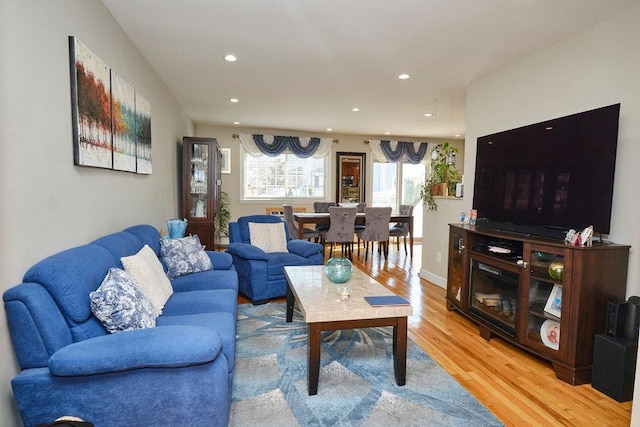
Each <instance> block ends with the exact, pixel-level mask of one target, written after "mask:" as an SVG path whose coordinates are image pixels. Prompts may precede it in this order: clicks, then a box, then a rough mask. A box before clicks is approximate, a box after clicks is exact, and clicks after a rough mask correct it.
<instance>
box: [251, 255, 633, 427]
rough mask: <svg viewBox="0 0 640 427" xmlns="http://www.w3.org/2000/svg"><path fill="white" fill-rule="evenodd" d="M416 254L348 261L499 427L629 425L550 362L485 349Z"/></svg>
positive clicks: (613, 406)
mask: <svg viewBox="0 0 640 427" xmlns="http://www.w3.org/2000/svg"><path fill="white" fill-rule="evenodd" d="M420 249H421V248H420V244H416V245H415V250H414V258H413V260H412V259H410V258H409V257H408V256H406V255H405V254H404V250H403V249H402V248H400V251H398V250H396V248H395V245H392V246H391V247H390V250H389V259H388V260H386V259H384V258H380V256H379V255H378V254H377V253H374V256H373V257H371V256H370V257H369V259H368V260H367V261H366V262H365V261H364V256H363V253H362V252H361V256H360V258H358V257H357V256H355V254H356V253H357V251H354V259H353V260H352V261H353V264H354V266H355V267H357V268H359V269H360V270H362V271H364V272H365V273H366V274H368V275H369V276H371V277H373V278H374V279H376V280H377V281H379V282H380V283H382V284H383V285H385V286H387V287H388V288H389V289H391V290H392V291H393V292H395V293H397V294H398V295H400V296H403V297H405V298H407V299H409V301H411V305H412V306H413V310H414V314H413V316H411V317H410V318H409V319H408V320H409V321H408V329H409V337H410V338H411V339H412V340H413V341H415V343H416V344H417V345H418V346H420V347H421V348H422V349H423V350H424V351H425V352H426V353H428V354H429V355H430V356H431V357H432V358H433V360H435V361H436V362H437V363H438V364H439V365H440V366H442V367H443V369H445V370H446V371H447V372H449V373H450V374H451V375H452V376H453V377H454V378H455V379H456V380H457V381H458V382H459V383H460V384H461V385H462V386H463V387H465V389H467V390H468V391H469V392H470V393H471V394H472V395H473V396H474V397H475V398H476V399H478V400H479V401H480V402H481V403H482V404H483V405H485V406H486V407H487V408H488V409H489V410H490V411H491V412H492V413H493V414H494V415H495V416H496V417H497V418H498V419H500V421H502V422H503V423H504V424H505V425H506V426H518V427H520V426H596V425H598V426H612V427H613V426H628V425H629V422H630V419H631V405H632V402H624V403H618V402H617V401H615V400H614V399H611V398H609V397H608V396H606V395H604V394H602V393H600V392H599V391H597V390H596V389H594V388H593V387H591V385H590V384H584V385H579V386H571V385H569V384H567V383H564V382H562V381H560V380H558V379H557V378H556V377H555V374H554V372H553V369H552V367H551V364H550V363H549V362H547V361H545V360H543V359H540V358H538V357H535V356H532V355H531V354H529V353H527V352H525V351H523V350H520V349H519V348H518V347H516V346H514V345H512V344H510V343H508V342H506V341H504V340H502V339H500V338H492V339H491V340H489V341H486V340H485V339H483V338H482V337H480V334H479V331H478V327H477V325H476V324H474V323H473V322H471V321H470V320H468V319H467V318H465V317H464V316H462V315H461V314H459V313H457V312H455V311H448V310H447V308H446V304H445V290H444V289H442V288H440V287H438V286H436V285H434V284H433V283H430V282H428V281H426V280H424V279H421V278H420V277H419V272H420V260H421V250H420ZM325 259H326V257H325ZM239 302H244V303H246V302H248V301H247V300H246V298H243V297H240V298H239ZM407 375H411V373H410V372H407Z"/></svg>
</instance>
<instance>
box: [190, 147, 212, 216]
mask: <svg viewBox="0 0 640 427" xmlns="http://www.w3.org/2000/svg"><path fill="white" fill-rule="evenodd" d="M209 154H210V153H209V145H208V144H197V143H196V144H193V145H192V153H191V165H190V166H191V175H190V178H191V180H190V194H191V195H190V198H189V200H190V203H189V206H190V216H191V217H192V218H206V217H207V215H208V214H209V212H207V209H208V208H209V200H208V197H209V191H208V190H209V188H208V185H209V173H210V171H209Z"/></svg>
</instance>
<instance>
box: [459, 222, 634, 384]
mask: <svg viewBox="0 0 640 427" xmlns="http://www.w3.org/2000/svg"><path fill="white" fill-rule="evenodd" d="M629 249H630V246H628V245H618V244H612V243H598V244H594V245H593V246H592V247H582V246H568V245H565V244H564V242H562V241H558V240H552V239H544V238H534V237H529V236H523V235H520V234H515V233H509V232H500V231H496V230H491V229H488V228H484V227H474V226H471V225H461V224H450V225H449V264H448V274H447V308H448V309H449V310H456V311H457V312H459V313H461V314H462V315H464V316H466V317H468V318H469V319H471V320H472V321H473V322H475V323H476V324H477V325H478V328H479V332H480V335H481V336H482V337H483V338H485V339H486V340H490V339H491V338H492V337H500V338H502V339H504V340H506V341H508V342H510V343H512V344H513V345H516V346H518V347H520V348H522V349H524V350H526V351H528V352H530V353H532V354H535V355H537V356H539V357H541V358H543V359H546V360H548V361H550V362H551V364H552V366H553V369H554V371H555V374H556V377H557V378H559V379H560V380H562V381H565V382H567V383H569V384H572V385H577V384H585V383H589V382H591V368H592V362H593V346H594V340H595V336H596V335H597V334H600V333H603V332H604V331H605V328H606V317H607V301H610V300H613V299H623V298H625V294H626V281H627V265H628V261H629Z"/></svg>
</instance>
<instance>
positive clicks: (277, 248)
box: [249, 222, 289, 253]
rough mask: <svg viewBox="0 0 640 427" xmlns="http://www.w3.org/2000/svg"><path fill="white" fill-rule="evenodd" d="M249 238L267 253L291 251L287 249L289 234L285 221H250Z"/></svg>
mask: <svg viewBox="0 0 640 427" xmlns="http://www.w3.org/2000/svg"><path fill="white" fill-rule="evenodd" d="M249 240H250V241H251V244H252V245H253V246H256V247H258V248H260V249H262V250H263V251H265V252H266V253H272V252H289V251H288V250H287V235H286V234H285V232H284V222H277V223H258V222H250V223H249Z"/></svg>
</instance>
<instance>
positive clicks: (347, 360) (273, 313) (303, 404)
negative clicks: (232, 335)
mask: <svg viewBox="0 0 640 427" xmlns="http://www.w3.org/2000/svg"><path fill="white" fill-rule="evenodd" d="M392 333H393V329H392V328H391V327H381V328H367V329H355V330H344V331H327V332H323V335H322V345H321V347H322V349H321V356H320V363H321V365H320V378H319V381H318V394H317V395H315V396H309V395H308V393H307V325H306V323H304V321H303V320H302V316H301V315H300V313H297V312H296V313H294V318H293V322H291V323H286V322H285V304H284V303H269V304H265V305H260V306H253V305H250V304H241V305H239V307H238V323H237V334H238V337H237V340H236V346H237V348H236V364H235V373H234V380H233V391H232V403H231V415H230V419H229V425H230V426H264V427H267V426H268V427H272V426H385V427H397V426H466V427H470V426H483V427H485V426H501V425H502V424H501V423H500V422H499V421H498V420H497V419H496V418H495V417H494V416H493V415H492V414H491V413H490V412H489V411H488V410H487V409H486V408H485V407H484V406H482V405H481V404H480V403H479V402H478V401H477V400H476V399H475V398H473V397H472V396H471V395H470V394H469V393H468V392H467V391H466V390H465V389H464V388H463V387H462V386H460V384H458V383H457V382H456V381H455V380H454V379H453V378H452V377H451V376H450V375H449V374H448V373H447V372H445V371H444V370H443V369H442V368H441V367H440V366H439V365H438V364H437V363H435V362H434V361H433V360H432V359H431V358H430V357H429V356H428V355H427V354H425V353H424V352H423V351H422V350H421V349H420V348H419V347H418V346H417V345H416V344H415V343H414V342H413V341H412V340H410V339H409V343H408V350H407V382H406V385H404V386H402V387H400V386H398V385H396V383H395V378H394V374H393V358H392Z"/></svg>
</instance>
